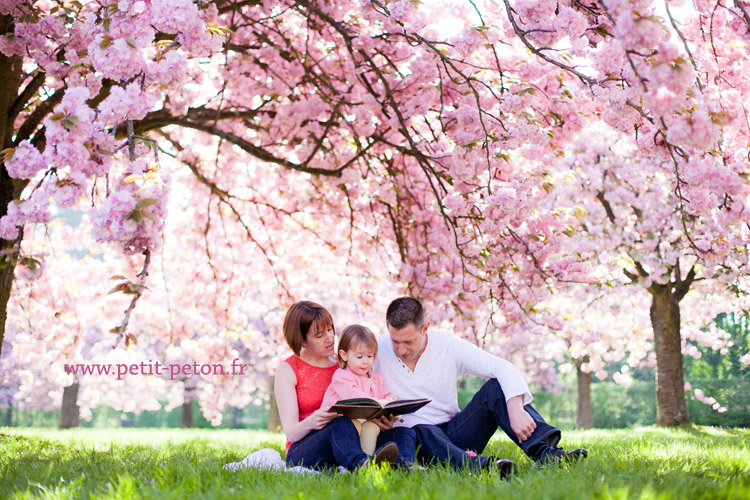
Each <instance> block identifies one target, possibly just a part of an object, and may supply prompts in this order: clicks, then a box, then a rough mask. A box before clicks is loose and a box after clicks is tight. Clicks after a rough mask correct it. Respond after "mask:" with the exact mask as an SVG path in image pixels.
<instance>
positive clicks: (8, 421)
mask: <svg viewBox="0 0 750 500" xmlns="http://www.w3.org/2000/svg"><path fill="white" fill-rule="evenodd" d="M12 426H13V405H12V404H11V403H8V409H7V410H6V412H5V427H12Z"/></svg>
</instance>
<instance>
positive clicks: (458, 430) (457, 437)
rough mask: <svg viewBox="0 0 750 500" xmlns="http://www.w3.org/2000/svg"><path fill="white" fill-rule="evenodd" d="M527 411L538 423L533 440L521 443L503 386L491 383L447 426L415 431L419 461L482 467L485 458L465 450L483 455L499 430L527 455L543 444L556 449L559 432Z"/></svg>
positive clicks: (430, 426) (526, 408) (419, 428)
mask: <svg viewBox="0 0 750 500" xmlns="http://www.w3.org/2000/svg"><path fill="white" fill-rule="evenodd" d="M524 409H525V410H526V411H527V412H528V413H529V415H531V418H533V419H534V422H536V429H535V430H534V433H533V434H532V435H531V437H529V438H528V439H527V440H526V441H524V442H523V443H521V442H520V441H519V440H518V437H517V436H516V434H515V433H514V432H513V430H512V429H511V427H510V418H509V417H508V407H507V405H506V402H505V394H503V390H502V389H501V388H500V383H499V382H498V381H497V379H492V380H489V381H488V382H487V383H486V384H484V386H482V388H481V389H480V390H479V392H477V393H476V394H475V395H474V398H473V399H472V400H471V402H470V403H469V404H468V405H466V407H465V408H464V409H463V410H461V411H460V412H459V413H458V414H457V415H456V416H455V417H453V418H452V419H451V420H449V421H448V422H445V423H443V424H439V425H428V424H420V425H415V426H414V427H413V429H414V430H415V431H416V433H417V444H418V445H419V446H418V453H419V458H420V459H421V460H424V461H427V462H439V463H442V464H447V465H450V466H451V467H454V468H463V467H469V468H472V469H473V468H478V467H481V466H482V464H483V463H484V462H485V460H486V457H482V456H477V457H472V456H471V455H469V454H468V453H466V450H471V451H474V452H475V453H477V454H480V455H481V453H482V451H484V448H485V447H486V446H487V443H489V442H490V439H491V438H492V435H493V434H494V433H495V431H496V430H497V428H498V427H499V428H500V429H502V430H503V431H505V434H507V435H508V437H509V438H510V439H511V440H512V441H513V442H514V443H516V444H517V445H518V446H520V447H521V449H522V450H523V451H524V453H526V454H527V455H529V449H530V448H531V447H532V446H534V445H535V444H539V443H542V442H544V443H546V444H547V445H549V446H555V445H557V443H558V442H559V441H560V431H559V430H558V429H556V428H555V427H552V426H551V425H549V424H548V423H547V422H545V421H544V419H543V418H542V416H541V415H539V413H537V411H536V410H535V409H534V408H532V406H531V405H526V406H524Z"/></svg>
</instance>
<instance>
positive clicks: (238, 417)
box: [232, 406, 244, 429]
mask: <svg viewBox="0 0 750 500" xmlns="http://www.w3.org/2000/svg"><path fill="white" fill-rule="evenodd" d="M243 414H244V412H243V411H242V409H241V408H237V407H235V406H233V407H232V429H241V428H242V416H243Z"/></svg>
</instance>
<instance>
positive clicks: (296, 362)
mask: <svg viewBox="0 0 750 500" xmlns="http://www.w3.org/2000/svg"><path fill="white" fill-rule="evenodd" d="M284 362H285V363H288V364H289V366H291V367H292V370H293V371H294V376H295V377H297V387H296V388H295V389H296V391H297V407H298V408H299V420H300V422H301V421H302V420H304V419H306V418H307V417H309V416H310V415H312V414H313V413H315V411H316V410H318V409H319V408H320V405H321V404H322V403H323V396H324V395H325V392H326V389H328V386H329V385H331V379H332V378H333V373H334V372H335V371H336V370H337V369H338V365H333V366H329V367H327V368H320V367H318V366H313V365H311V364H310V363H307V362H305V361H302V359H301V358H300V357H299V356H297V355H295V354H292V355H291V356H289V357H288V358H287V359H285V360H284ZM291 445H292V443H291V442H289V440H288V439H287V441H286V449H287V451H289V447H290V446H291Z"/></svg>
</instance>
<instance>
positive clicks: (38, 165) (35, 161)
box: [5, 141, 47, 179]
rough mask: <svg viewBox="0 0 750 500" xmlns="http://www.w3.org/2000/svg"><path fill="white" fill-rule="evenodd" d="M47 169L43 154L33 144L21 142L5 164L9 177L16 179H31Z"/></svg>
mask: <svg viewBox="0 0 750 500" xmlns="http://www.w3.org/2000/svg"><path fill="white" fill-rule="evenodd" d="M46 167H47V165H46V162H45V160H44V156H43V155H42V153H40V152H39V150H38V149H36V148H35V147H34V146H33V145H32V144H31V142H29V141H23V142H21V143H20V144H19V145H18V147H17V148H16V150H15V151H14V152H13V156H12V157H11V159H10V160H9V161H8V162H7V163H6V164H5V168H6V169H7V170H8V175H10V176H11V177H15V178H16V179H31V178H32V177H34V176H35V175H36V174H37V173H38V172H39V171H40V170H43V169H45V168H46Z"/></svg>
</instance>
